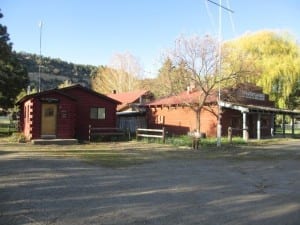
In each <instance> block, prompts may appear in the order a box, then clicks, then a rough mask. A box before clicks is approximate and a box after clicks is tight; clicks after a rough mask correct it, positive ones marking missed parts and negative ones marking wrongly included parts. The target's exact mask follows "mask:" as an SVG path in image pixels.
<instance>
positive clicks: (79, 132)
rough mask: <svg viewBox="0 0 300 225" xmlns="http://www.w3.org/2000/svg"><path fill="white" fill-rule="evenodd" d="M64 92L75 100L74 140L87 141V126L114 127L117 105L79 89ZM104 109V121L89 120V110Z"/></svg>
mask: <svg viewBox="0 0 300 225" xmlns="http://www.w3.org/2000/svg"><path fill="white" fill-rule="evenodd" d="M64 92H65V93H66V94H68V95H70V96H72V97H74V98H76V99H77V102H76V103H77V104H76V112H77V116H76V122H75V124H76V127H75V133H76V138H77V139H79V140H88V136H89V125H92V127H116V125H117V119H116V118H117V117H116V107H117V103H115V102H112V101H109V99H105V98H101V97H99V96H97V95H94V94H92V93H90V92H86V91H84V90H83V89H80V88H74V89H66V90H64ZM91 107H97V108H105V119H91V118H90V108H91Z"/></svg>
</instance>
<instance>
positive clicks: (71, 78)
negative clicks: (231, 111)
mask: <svg viewBox="0 0 300 225" xmlns="http://www.w3.org/2000/svg"><path fill="white" fill-rule="evenodd" d="M16 56H17V58H18V59H19V60H20V62H21V64H22V65H23V66H24V67H25V68H26V69H27V71H28V75H29V79H30V86H31V88H35V89H36V90H37V89H38V81H39V62H40V57H39V55H36V54H31V53H25V52H18V53H16ZM41 61H42V62H41V90H49V89H53V88H56V87H58V86H59V85H60V84H62V83H64V82H66V81H68V82H71V83H78V84H81V85H83V86H85V87H90V86H91V82H90V77H91V74H92V72H93V71H94V70H96V69H97V67H96V66H92V65H80V64H74V63H70V62H66V61H63V60H61V59H54V58H50V57H43V56H42V57H41Z"/></svg>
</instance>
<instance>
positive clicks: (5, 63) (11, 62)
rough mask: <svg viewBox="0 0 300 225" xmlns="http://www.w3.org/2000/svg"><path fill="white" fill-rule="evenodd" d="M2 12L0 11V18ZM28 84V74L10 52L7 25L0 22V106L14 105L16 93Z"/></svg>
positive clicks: (10, 44) (10, 45) (10, 46)
mask: <svg viewBox="0 0 300 225" xmlns="http://www.w3.org/2000/svg"><path fill="white" fill-rule="evenodd" d="M2 17H3V14H2V13H1V11H0V19H1V18H2ZM27 84H28V74H27V71H26V70H25V69H24V67H23V66H22V65H21V64H20V63H19V61H18V60H17V57H16V55H15V53H13V52H12V43H11V42H9V34H8V33H7V27H6V26H4V25H2V24H0V107H1V108H4V109H7V108H10V107H12V106H13V105H14V102H15V99H16V97H17V95H18V94H19V93H20V92H21V90H22V89H23V88H25V87H26V86H27Z"/></svg>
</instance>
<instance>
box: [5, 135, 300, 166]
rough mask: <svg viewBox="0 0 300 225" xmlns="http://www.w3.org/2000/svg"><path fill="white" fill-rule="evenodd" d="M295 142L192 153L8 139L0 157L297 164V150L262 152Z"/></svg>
mask: <svg viewBox="0 0 300 225" xmlns="http://www.w3.org/2000/svg"><path fill="white" fill-rule="evenodd" d="M286 141H296V140H295V139H288V140H287V139H270V140H263V141H250V142H249V143H247V144H243V145H229V144H223V145H222V147H220V148H217V147H216V146H215V145H211V146H205V147H202V148H201V149H200V150H192V149H191V148H190V147H186V146H174V145H172V144H160V143H145V142H143V141H142V142H141V141H139V142H137V141H130V142H106V143H105V142H101V143H90V144H78V145H32V144H31V143H23V144H21V143H10V142H9V138H0V155H5V154H13V153H21V154H24V155H25V156H28V157H32V156H35V155H38V156H45V157H72V158H78V159H79V160H83V161H85V162H87V163H92V164H95V165H100V166H104V167H110V168H118V167H126V166H133V165H138V164H143V163H148V162H154V161H158V160H201V159H210V160H214V159H225V160H234V161H240V160H243V161H244V160H282V159H293V160H300V150H297V151H296V150H293V151H291V150H286V149H282V148H271V149H270V148H265V147H266V146H270V145H272V146H276V145H280V144H282V143H285V142H286Z"/></svg>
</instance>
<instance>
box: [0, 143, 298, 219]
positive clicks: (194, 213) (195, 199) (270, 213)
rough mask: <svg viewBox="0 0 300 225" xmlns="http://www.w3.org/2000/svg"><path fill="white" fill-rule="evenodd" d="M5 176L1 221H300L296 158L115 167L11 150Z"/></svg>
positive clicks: (0, 169) (3, 163)
mask: <svg viewBox="0 0 300 225" xmlns="http://www.w3.org/2000/svg"><path fill="white" fill-rule="evenodd" d="M295 146H296V147H297V146H299V145H298V144H295V143H294V145H293V148H295V150H296V147H295ZM283 147H285V148H288V146H281V148H283ZM297 148H298V147H297ZM299 151H300V150H299ZM0 179H1V182H0V224H3V225H6V224H7V225H15V224H24V225H25V224H26V225H39V224H43V225H44V224H48V225H50V224H55V225H67V224H72V225H79V224H82V225H83V224H107V225H108V224H115V225H116V224H118V225H126V224H167V225H168V224H170V225H174V224H185V225H187V224H202V225H205V224H212V225H218V224H222V225H227V224H228V225H229V224H230V225H250V224H264V225H283V224H284V225H292V224H293V225H296V224H300V163H299V160H293V159H289V160H287V159H285V160H255V161H234V160H224V159H214V160H204V159H196V160H186V159H185V160H178V159H176V160H160V161H156V162H152V163H146V164H142V165H136V166H131V167H127V168H118V169H111V168H103V167H99V166H93V165H89V164H86V163H84V162H82V161H80V160H78V159H71V158H56V157H51V156H41V155H31V154H30V152H28V153H26V154H19V153H13V152H12V153H7V154H1V155H0Z"/></svg>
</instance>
